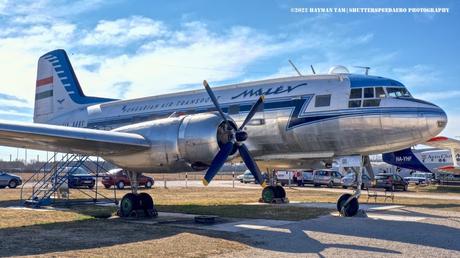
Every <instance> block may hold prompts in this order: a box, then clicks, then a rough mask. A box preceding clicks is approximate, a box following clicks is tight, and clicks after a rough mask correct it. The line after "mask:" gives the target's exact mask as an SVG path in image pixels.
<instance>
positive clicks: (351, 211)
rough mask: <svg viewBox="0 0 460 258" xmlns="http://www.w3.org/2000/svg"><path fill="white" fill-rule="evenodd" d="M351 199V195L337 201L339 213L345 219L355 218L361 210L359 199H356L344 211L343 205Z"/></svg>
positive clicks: (341, 197) (343, 195)
mask: <svg viewBox="0 0 460 258" xmlns="http://www.w3.org/2000/svg"><path fill="white" fill-rule="evenodd" d="M350 197H351V194H348V193H346V194H342V195H341V196H340V197H339V199H338V200H337V211H339V213H340V214H342V216H345V217H353V216H355V215H356V214H357V213H358V210H359V203H358V199H356V197H354V198H353V199H352V200H351V201H350V202H349V203H348V204H347V206H345V208H344V209H342V207H343V205H344V204H345V202H346V201H347V200H348V198H350Z"/></svg>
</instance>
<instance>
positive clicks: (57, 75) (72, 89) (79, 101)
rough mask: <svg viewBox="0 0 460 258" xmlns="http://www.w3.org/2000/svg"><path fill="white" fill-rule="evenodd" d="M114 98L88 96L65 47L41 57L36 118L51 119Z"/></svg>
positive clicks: (41, 119)
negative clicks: (79, 81) (81, 85)
mask: <svg viewBox="0 0 460 258" xmlns="http://www.w3.org/2000/svg"><path fill="white" fill-rule="evenodd" d="M112 100H114V99H107V98H97V97H87V96H85V94H84V93H83V91H82V89H81V87H80V84H79V83H78V80H77V77H76V76H75V72H74V71H73V68H72V65H71V64H70V61H69V57H68V56H67V54H66V52H65V51H64V50H62V49H57V50H53V51H51V52H48V53H46V54H44V55H43V56H41V57H40V59H38V69H37V82H36V87H35V109H34V122H36V123H47V122H49V121H50V120H52V119H53V118H55V117H56V116H58V115H61V114H63V113H66V112H69V111H72V110H74V109H77V108H81V107H84V106H89V105H92V104H96V103H102V102H107V101H112Z"/></svg>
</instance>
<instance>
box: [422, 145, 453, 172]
mask: <svg viewBox="0 0 460 258" xmlns="http://www.w3.org/2000/svg"><path fill="white" fill-rule="evenodd" d="M424 144H425V145H428V146H431V147H435V148H439V149H447V150H450V152H451V154H452V161H453V163H454V164H453V165H448V166H442V167H438V168H437V170H438V171H442V172H447V173H453V174H460V166H459V165H458V161H459V160H460V141H459V140H456V139H452V138H448V137H444V136H438V137H434V138H432V139H430V140H429V141H428V142H426V143H424Z"/></svg>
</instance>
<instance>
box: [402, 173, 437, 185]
mask: <svg viewBox="0 0 460 258" xmlns="http://www.w3.org/2000/svg"><path fill="white" fill-rule="evenodd" d="M404 180H406V182H407V183H409V184H411V183H413V184H416V185H420V184H425V185H427V184H430V183H431V182H432V180H434V177H433V174H432V173H423V172H415V173H412V175H411V176H406V177H404Z"/></svg>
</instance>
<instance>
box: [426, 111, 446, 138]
mask: <svg viewBox="0 0 460 258" xmlns="http://www.w3.org/2000/svg"><path fill="white" fill-rule="evenodd" d="M433 106H435V108H433V110H432V111H426V112H425V117H426V122H427V127H428V130H429V132H430V135H431V136H432V137H434V136H437V135H438V134H439V133H441V132H442V130H444V128H445V127H446V125H447V114H446V112H445V111H444V110H443V109H442V108H440V107H438V106H436V105H433Z"/></svg>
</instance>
